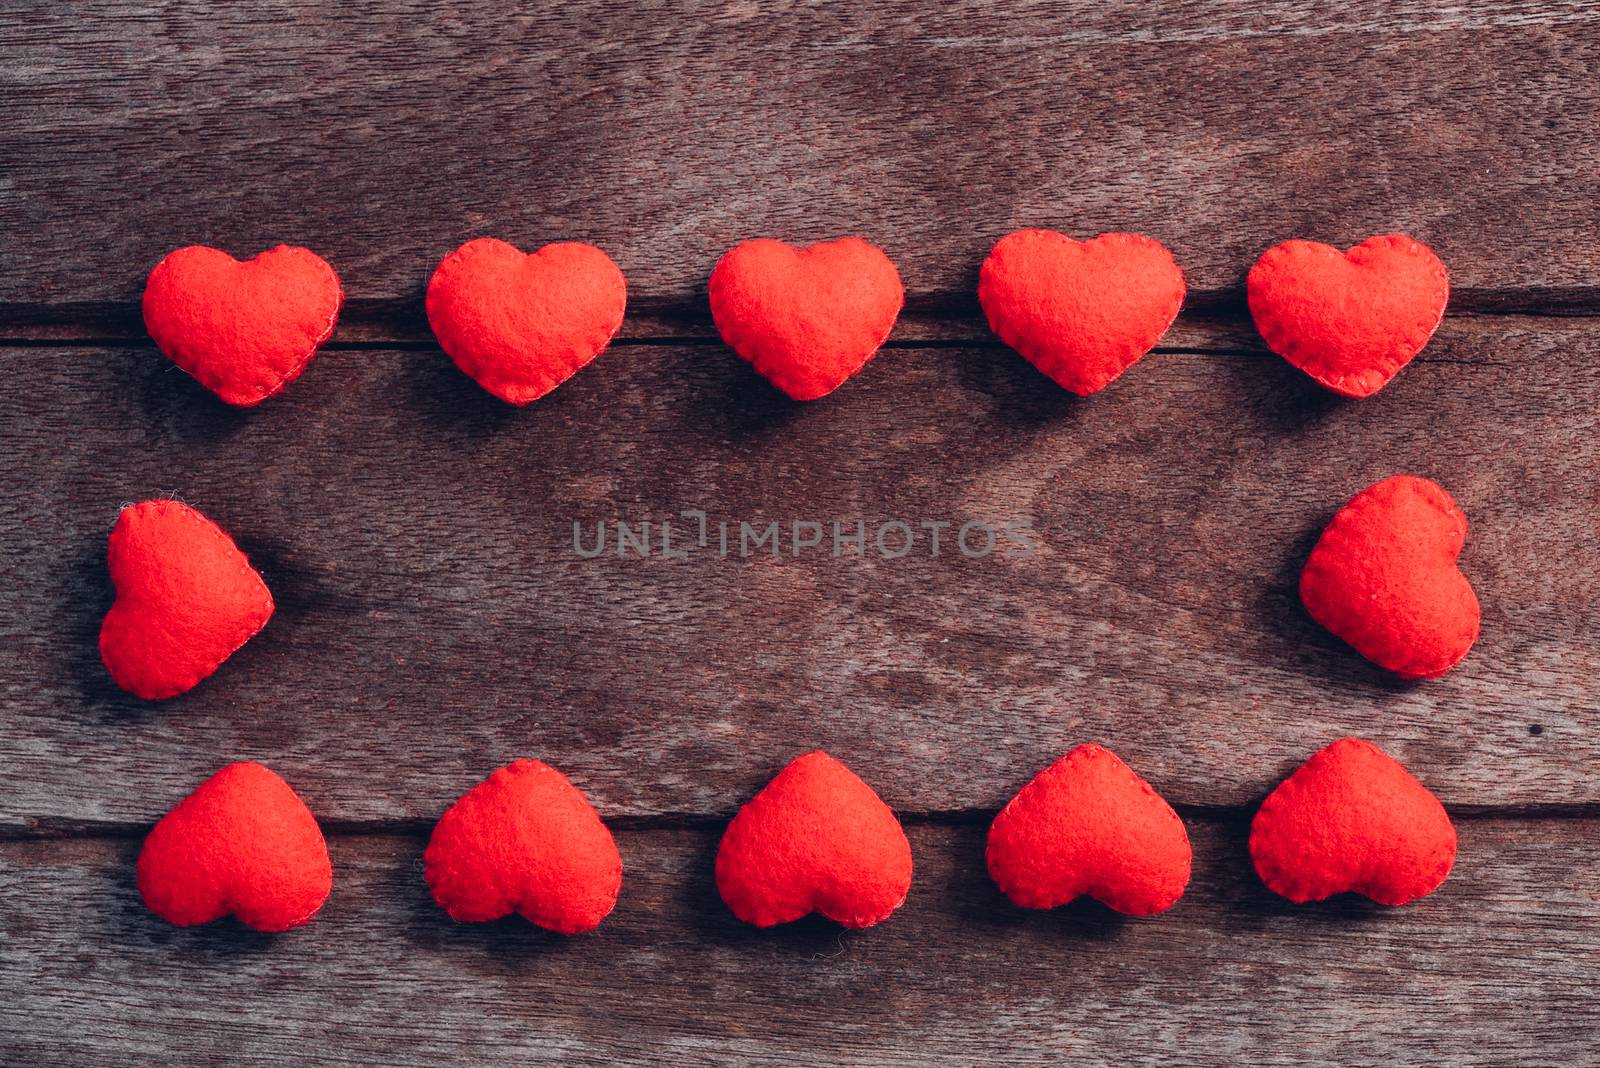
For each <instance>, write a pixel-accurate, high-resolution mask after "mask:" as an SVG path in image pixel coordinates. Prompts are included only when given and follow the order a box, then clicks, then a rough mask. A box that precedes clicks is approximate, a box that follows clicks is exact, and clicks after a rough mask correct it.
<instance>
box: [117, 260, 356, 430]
mask: <svg viewBox="0 0 1600 1068" xmlns="http://www.w3.org/2000/svg"><path fill="white" fill-rule="evenodd" d="M186 247H187V248H197V249H205V250H206V251H207V252H219V253H220V252H221V250H217V249H210V248H209V247H208V246H203V245H199V246H186ZM183 251H185V250H184V249H177V250H175V251H174V252H173V253H169V254H168V255H167V256H166V257H165V258H163V259H162V261H161V262H160V263H158V264H157V265H156V266H155V269H154V270H153V271H152V272H151V276H150V278H149V280H147V281H146V287H145V297H146V299H145V301H144V302H143V304H144V306H145V308H146V309H148V300H149V297H150V294H151V293H152V292H154V293H156V294H157V295H158V296H159V297H160V298H161V299H160V301H158V304H160V305H164V304H165V303H166V302H167V301H168V300H169V299H172V298H174V297H179V296H181V295H182V294H183V293H184V292H185V290H183V289H181V288H178V289H169V288H164V287H167V286H171V285H175V283H169V282H167V281H166V279H167V278H168V277H169V276H171V275H172V274H173V272H174V270H175V268H174V267H173V266H172V257H173V256H174V255H176V254H177V253H179V252H183ZM221 254H222V255H227V254H226V253H221ZM284 255H293V256H294V257H295V258H296V259H299V260H303V261H304V262H306V263H307V264H309V265H311V266H314V267H315V268H316V269H317V270H319V271H321V272H323V274H324V276H325V278H324V280H325V281H328V282H331V283H332V284H333V295H334V300H333V307H332V308H331V309H330V311H329V312H328V313H327V316H326V321H325V322H323V323H321V324H320V325H308V324H305V323H301V322H289V323H287V324H286V325H288V326H290V327H292V328H293V329H294V330H296V331H297V332H298V333H299V334H301V335H302V336H303V338H304V349H305V351H304V353H303V354H300V355H296V356H292V357H291V363H290V365H289V366H288V367H287V368H286V369H284V370H283V371H281V372H278V373H276V374H273V375H269V376H267V377H261V376H259V374H258V375H256V376H254V377H252V378H251V379H249V380H248V381H247V382H245V383H239V382H233V381H229V380H227V379H226V378H225V377H224V376H223V375H222V374H221V373H220V372H219V371H218V370H217V369H216V367H215V366H214V364H213V362H212V357H213V356H215V355H216V353H215V352H214V351H213V350H211V349H209V348H207V347H205V346H204V345H203V344H201V345H198V346H197V345H196V343H195V342H194V341H193V340H192V339H190V338H188V337H186V336H183V335H182V334H180V336H179V337H177V338H174V337H172V336H170V334H169V333H168V331H167V330H166V329H165V327H166V325H167V324H166V323H164V322H158V323H157V324H156V325H157V327H158V328H159V333H160V334H161V335H162V336H160V337H158V336H156V335H157V330H151V336H152V337H153V338H155V340H156V344H157V347H158V348H159V349H160V350H161V351H162V352H163V353H164V354H165V355H166V356H167V357H168V358H169V359H170V360H172V362H173V363H174V364H176V365H177V366H178V367H179V368H180V369H182V370H183V371H184V372H185V373H186V374H188V375H189V376H190V377H191V378H193V379H194V380H195V381H197V382H199V383H200V384H201V385H202V386H204V387H205V388H206V389H208V390H210V391H211V392H212V393H214V394H216V395H217V396H218V397H220V398H221V399H222V400H223V401H224V402H225V403H228V404H231V405H234V406H236V407H243V408H249V407H254V406H255V405H257V404H260V403H261V402H263V401H265V400H267V399H268V398H270V397H273V396H276V395H277V394H278V393H280V392H282V391H283V389H284V388H285V387H286V386H288V384H289V383H290V382H293V381H294V380H295V379H296V378H298V377H300V375H301V374H302V373H303V372H304V371H305V369H306V366H307V365H308V364H309V363H310V362H311V359H312V357H314V356H315V355H316V354H317V350H318V349H319V348H320V347H321V345H322V344H323V342H325V341H327V339H328V338H329V337H331V336H332V335H333V331H334V329H335V327H336V325H337V324H338V321H339V313H340V312H341V311H342V310H343V308H344V288H343V286H342V284H341V283H340V281H339V276H338V273H337V272H336V271H334V269H333V267H332V265H331V264H329V263H328V262H327V261H326V260H324V259H323V258H322V257H321V256H318V255H317V254H316V253H315V252H312V251H311V250H310V249H305V248H300V247H298V246H294V245H281V244H280V245H275V246H274V247H272V248H270V249H266V250H264V251H262V252H258V253H257V254H256V255H254V256H252V257H250V259H248V260H236V259H234V258H233V257H232V256H229V257H228V259H229V260H230V261H232V262H233V263H234V264H235V265H236V266H237V267H240V268H243V267H245V266H246V265H248V264H253V263H256V262H257V261H259V260H261V259H262V258H263V257H276V258H282V257H283V256H284ZM145 317H146V321H147V324H148V320H149V312H148V310H146V312H145Z"/></svg>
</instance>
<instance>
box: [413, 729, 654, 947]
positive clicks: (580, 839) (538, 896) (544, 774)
mask: <svg viewBox="0 0 1600 1068" xmlns="http://www.w3.org/2000/svg"><path fill="white" fill-rule="evenodd" d="M423 876H424V878H426V879H427V881H428V888H429V889H430V890H432V891H433V899H434V900H435V901H437V902H438V903H439V907H440V908H442V909H444V910H445V911H446V912H448V913H449V914H450V918H451V919H454V920H463V921H467V922H472V923H477V922H482V921H485V920H497V919H499V918H500V917H502V916H509V915H511V913H513V912H518V913H521V914H522V916H523V917H525V918H526V919H528V920H530V921H532V922H533V923H536V924H538V925H539V926H540V927H544V928H547V929H548V930H551V931H558V932H560V933H561V934H578V933H580V932H583V931H592V930H594V929H595V928H596V927H598V926H599V925H600V921H601V920H603V919H605V918H606V916H607V915H609V914H610V912H611V910H612V908H614V907H615V906H616V903H617V893H618V892H619V891H620V890H621V888H622V857H621V856H620V855H619V854H618V853H617V845H616V842H614V841H613V840H612V838H611V832H610V831H609V830H607V829H606V825H605V824H604V823H602V822H600V817H599V815H598V814H597V813H596V812H595V810H594V808H593V806H591V805H590V804H589V801H588V799H587V798H585V797H584V796H583V794H582V793H580V792H579V790H578V788H577V787H576V786H573V785H572V783H571V782H569V781H567V777H566V776H565V775H562V774H561V773H560V772H559V771H557V770H556V769H555V768H552V767H551V766H550V765H548V764H545V763H543V762H541V761H538V760H518V761H515V762H513V763H511V764H509V765H507V766H506V767H503V768H500V769H499V770H497V771H495V772H494V773H493V774H491V775H490V776H489V777H488V778H487V779H485V780H484V781H483V782H481V783H479V784H478V785H477V786H474V787H473V788H472V789H471V790H468V791H467V792H466V794H465V795H463V796H462V798H461V799H460V800H459V801H457V802H456V803H455V804H454V805H451V806H450V808H449V810H447V811H446V812H445V814H444V816H443V817H442V818H441V819H440V820H439V823H438V825H437V826H435V827H434V829H433V837H432V838H430V839H429V840H428V849H427V852H426V853H424V854H423Z"/></svg>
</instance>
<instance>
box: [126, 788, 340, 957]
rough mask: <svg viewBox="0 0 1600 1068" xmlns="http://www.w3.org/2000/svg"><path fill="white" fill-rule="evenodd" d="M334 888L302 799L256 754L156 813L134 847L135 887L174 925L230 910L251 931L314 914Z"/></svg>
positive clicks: (283, 927) (283, 926)
mask: <svg viewBox="0 0 1600 1068" xmlns="http://www.w3.org/2000/svg"><path fill="white" fill-rule="evenodd" d="M332 888H333V866H332V865H331V864H330V863H329V861H328V844H327V842H325V841H324V840H323V838H322V829H321V828H320V827H318V826H317V821H316V817H314V816H312V815H311V810H310V809H308V808H307V807H306V803H305V802H304V801H302V800H300V795H299V794H297V793H295V792H294V790H293V789H292V788H291V787H290V786H289V784H288V783H286V782H284V781H283V780H282V779H280V778H278V776H277V775H275V774H273V772H271V771H269V770H268V769H267V768H264V767H262V766H261V765H260V764H255V763H250V762H248V761H246V762H243V763H239V764H229V765H228V766H227V767H225V768H223V769H222V770H221V771H219V772H217V773H216V774H215V775H213V776H211V778H209V779H207V780H206V781H205V782H203V783H201V784H200V788H199V789H197V790H195V792H194V793H192V794H190V795H189V796H188V797H186V798H184V799H183V800H182V801H180V802H178V804H177V806H176V807H175V808H173V810H172V811H171V812H168V813H167V814H166V815H165V816H163V817H161V822H160V823H157V824H156V825H155V829H154V830H152V831H151V832H150V837H148V838H146V839H145V840H144V849H143V850H141V851H140V853H139V894H140V896H142V897H143V898H144V903H145V904H146V905H148V906H149V907H150V911H152V912H154V913H155V914H156V915H157V916H160V917H161V918H162V919H164V920H166V921H167V922H168V923H175V924H177V925H178V926H179V927H192V926H193V925H195V924H197V923H210V922H211V921H212V920H215V919H220V918H221V917H223V916H226V915H228V914H230V913H231V914H233V915H234V916H237V917H238V918H239V920H240V922H242V923H245V924H248V925H249V926H251V927H254V928H255V929H256V930H258V931H287V930H288V929H289V928H291V927H299V926H300V925H301V924H303V923H305V922H307V921H308V920H310V919H311V917H312V916H314V915H316V912H317V910H318V909H320V908H321V907H322V903H323V902H324V901H326V900H327V899H328V891H329V890H331V889H332Z"/></svg>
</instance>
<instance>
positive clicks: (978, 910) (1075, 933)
mask: <svg viewBox="0 0 1600 1068" xmlns="http://www.w3.org/2000/svg"><path fill="white" fill-rule="evenodd" d="M988 835H989V821H988V819H987V816H986V818H985V819H984V820H983V822H982V824H981V825H975V826H964V827H961V828H958V829H957V832H956V833H955V834H953V835H951V836H950V838H949V841H950V843H951V852H950V855H949V856H948V857H946V858H944V864H945V865H946V871H945V872H944V873H942V877H940V878H938V879H937V882H936V883H935V884H933V885H930V886H928V887H927V889H926V891H925V892H926V893H929V894H932V895H936V897H937V898H938V900H937V907H938V908H939V909H940V910H941V911H944V912H947V913H950V914H951V915H952V916H953V917H954V919H955V921H956V923H957V924H958V925H959V926H960V927H961V928H963V929H970V930H971V931H972V932H973V934H974V937H981V936H982V935H985V934H994V933H997V932H1004V931H1017V932H1029V933H1033V934H1044V935H1047V936H1050V937H1053V938H1060V939H1062V940H1071V941H1078V942H1103V941H1110V940H1114V939H1116V938H1117V937H1119V936H1120V935H1121V934H1122V933H1123V932H1124V931H1125V930H1126V929H1127V928H1128V926H1129V924H1130V923H1132V922H1136V921H1135V920H1134V919H1133V918H1131V917H1128V916H1124V915H1122V914H1121V913H1119V912H1117V911H1115V910H1114V909H1111V908H1107V907H1106V906H1105V905H1102V904H1101V903H1100V902H1098V901H1096V900H1094V899H1093V898H1090V897H1079V898H1077V899H1075V900H1073V901H1069V902H1068V903H1067V904H1065V905H1061V906H1059V907H1058V908H1053V909H1026V908H1022V907H1021V906H1018V905H1014V904H1012V902H1011V899H1010V898H1008V897H1006V895H1005V894H1004V893H1002V892H1001V890H1000V888H999V887H998V886H996V885H995V882H994V880H993V879H991V878H990V877H989V869H988V865H987V864H986V862H985V860H984V849H985V846H986V844H987V842H988Z"/></svg>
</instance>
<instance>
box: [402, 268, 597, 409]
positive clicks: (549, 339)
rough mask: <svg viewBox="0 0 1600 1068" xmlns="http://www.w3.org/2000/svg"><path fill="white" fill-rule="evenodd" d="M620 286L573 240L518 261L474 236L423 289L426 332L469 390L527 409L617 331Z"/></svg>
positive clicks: (567, 377)
mask: <svg viewBox="0 0 1600 1068" xmlns="http://www.w3.org/2000/svg"><path fill="white" fill-rule="evenodd" d="M627 304H628V283H627V280H626V279H625V278H623V276H622V271H620V270H619V269H618V268H617V265H616V264H615V263H613V262H611V257H610V256H607V255H606V254H605V253H604V252H602V251H600V250H599V249H597V248H595V247H594V246H593V245H585V244H582V243H581V242H577V241H563V242H558V243H556V244H553V245H546V246H544V247H543V248H541V249H539V250H538V251H537V252H530V253H527V254H524V253H523V252H522V251H521V250H519V249H518V248H517V247H516V246H514V245H508V244H506V243H505V242H504V241H498V240H496V239H494V238H492V237H480V238H478V239H477V240H475V241H468V242H467V243H466V244H465V245H462V246H461V247H460V248H458V249H456V250H455V251H454V252H452V253H450V255H448V256H446V257H445V258H444V259H443V260H442V261H441V262H440V264H439V266H438V268H437V269H436V270H435V271H434V272H433V278H432V279H430V280H429V282H428V300H427V305H428V324H429V325H430V326H431V327H432V328H433V333H434V336H436V337H437V338H438V339H439V345H440V346H441V347H442V348H443V349H444V351H445V352H446V353H447V354H448V355H449V357H450V358H451V359H452V360H454V361H455V362H456V366H457V367H459V368H461V369H462V370H463V371H465V372H466V373H467V374H468V375H470V376H471V377H472V378H473V379H474V380H476V381H477V383H478V385H480V386H482V387H483V388H484V389H486V390H488V391H489V392H490V393H493V394H494V395H495V396H496V397H499V398H500V399H501V400H503V401H507V402H509V403H511V404H527V403H529V402H530V401H535V400H538V399H539V398H540V397H542V396H544V395H545V394H546V393H549V392H550V391H551V390H553V389H555V388H556V387H557V386H559V385H560V384H561V383H563V382H565V381H566V380H567V379H569V378H571V377H572V376H573V375H574V374H576V373H577V372H578V371H579V370H581V369H582V368H583V367H584V366H585V365H586V364H588V363H589V361H590V360H593V359H594V358H595V357H596V356H598V355H600V353H601V352H602V351H604V350H605V347H606V346H607V345H609V344H610V343H611V339H612V338H613V337H614V336H615V335H616V333H617V329H618V328H619V327H621V326H622V315H623V311H624V310H625V309H626V307H627Z"/></svg>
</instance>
